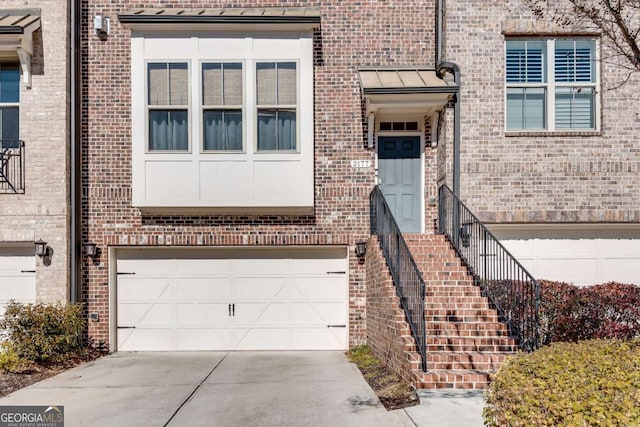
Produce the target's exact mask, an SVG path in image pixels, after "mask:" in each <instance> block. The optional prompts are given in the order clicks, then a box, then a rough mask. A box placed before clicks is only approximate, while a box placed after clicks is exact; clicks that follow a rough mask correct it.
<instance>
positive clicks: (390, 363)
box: [365, 236, 421, 384]
mask: <svg viewBox="0 0 640 427" xmlns="http://www.w3.org/2000/svg"><path fill="white" fill-rule="evenodd" d="M365 264H366V272H367V303H366V313H367V318H366V323H367V343H368V344H369V347H370V348H371V351H372V353H373V355H374V356H375V357H376V358H377V359H379V360H380V361H381V362H382V363H383V364H384V365H386V366H387V367H388V368H389V369H391V370H392V371H393V372H395V373H396V374H397V375H399V376H400V377H401V378H402V379H403V380H404V381H406V382H408V383H410V384H414V383H415V381H416V378H415V376H414V374H413V371H414V370H418V369H420V362H421V358H420V355H419V354H418V353H417V352H416V351H415V341H414V339H413V337H412V336H411V330H410V327H409V323H407V321H406V318H405V315H404V311H403V310H402V307H401V305H400V299H399V298H398V296H397V294H396V289H395V286H394V285H393V279H392V277H391V274H390V273H389V268H388V266H387V263H386V261H385V259H384V256H383V254H382V250H381V249H380V243H379V242H378V238H377V237H376V236H372V237H371V238H369V241H368V242H367V253H366V260H365Z"/></svg>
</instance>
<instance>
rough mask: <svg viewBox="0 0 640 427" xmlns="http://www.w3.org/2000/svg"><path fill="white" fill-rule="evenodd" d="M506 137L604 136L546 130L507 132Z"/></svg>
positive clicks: (594, 132) (576, 131)
mask: <svg viewBox="0 0 640 427" xmlns="http://www.w3.org/2000/svg"><path fill="white" fill-rule="evenodd" d="M504 136H505V137H522V136H529V137H532V136H535V137H538V136H541V137H549V138H552V137H559V136H562V137H594V136H602V131H601V130H562V131H546V130H534V131H505V133H504Z"/></svg>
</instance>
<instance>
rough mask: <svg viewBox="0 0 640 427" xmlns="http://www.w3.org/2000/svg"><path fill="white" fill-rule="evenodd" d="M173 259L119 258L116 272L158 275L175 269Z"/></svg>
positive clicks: (170, 272)
mask: <svg viewBox="0 0 640 427" xmlns="http://www.w3.org/2000/svg"><path fill="white" fill-rule="evenodd" d="M175 268H176V267H175V260H171V259H137V258H133V259H119V260H118V262H117V269H118V273H132V272H135V274H136V275H137V276H140V275H142V276H147V275H148V276H159V275H167V274H172V273H173V272H174V271H175Z"/></svg>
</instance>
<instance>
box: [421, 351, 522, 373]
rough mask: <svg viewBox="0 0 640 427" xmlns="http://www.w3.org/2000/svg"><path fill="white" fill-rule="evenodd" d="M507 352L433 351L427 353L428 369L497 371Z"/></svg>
mask: <svg viewBox="0 0 640 427" xmlns="http://www.w3.org/2000/svg"><path fill="white" fill-rule="evenodd" d="M509 355H510V354H508V353H482V352H477V351H471V352H462V353H451V352H442V351H438V352H433V353H428V354H427V369H428V370H468V369H473V370H478V371H485V372H487V371H497V370H498V369H499V368H500V365H501V364H502V362H504V360H505V359H506V358H507V356H509Z"/></svg>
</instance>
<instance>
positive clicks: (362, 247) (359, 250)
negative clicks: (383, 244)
mask: <svg viewBox="0 0 640 427" xmlns="http://www.w3.org/2000/svg"><path fill="white" fill-rule="evenodd" d="M366 254H367V242H356V256H357V257H358V259H359V260H360V261H364V256H365V255H366Z"/></svg>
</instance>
